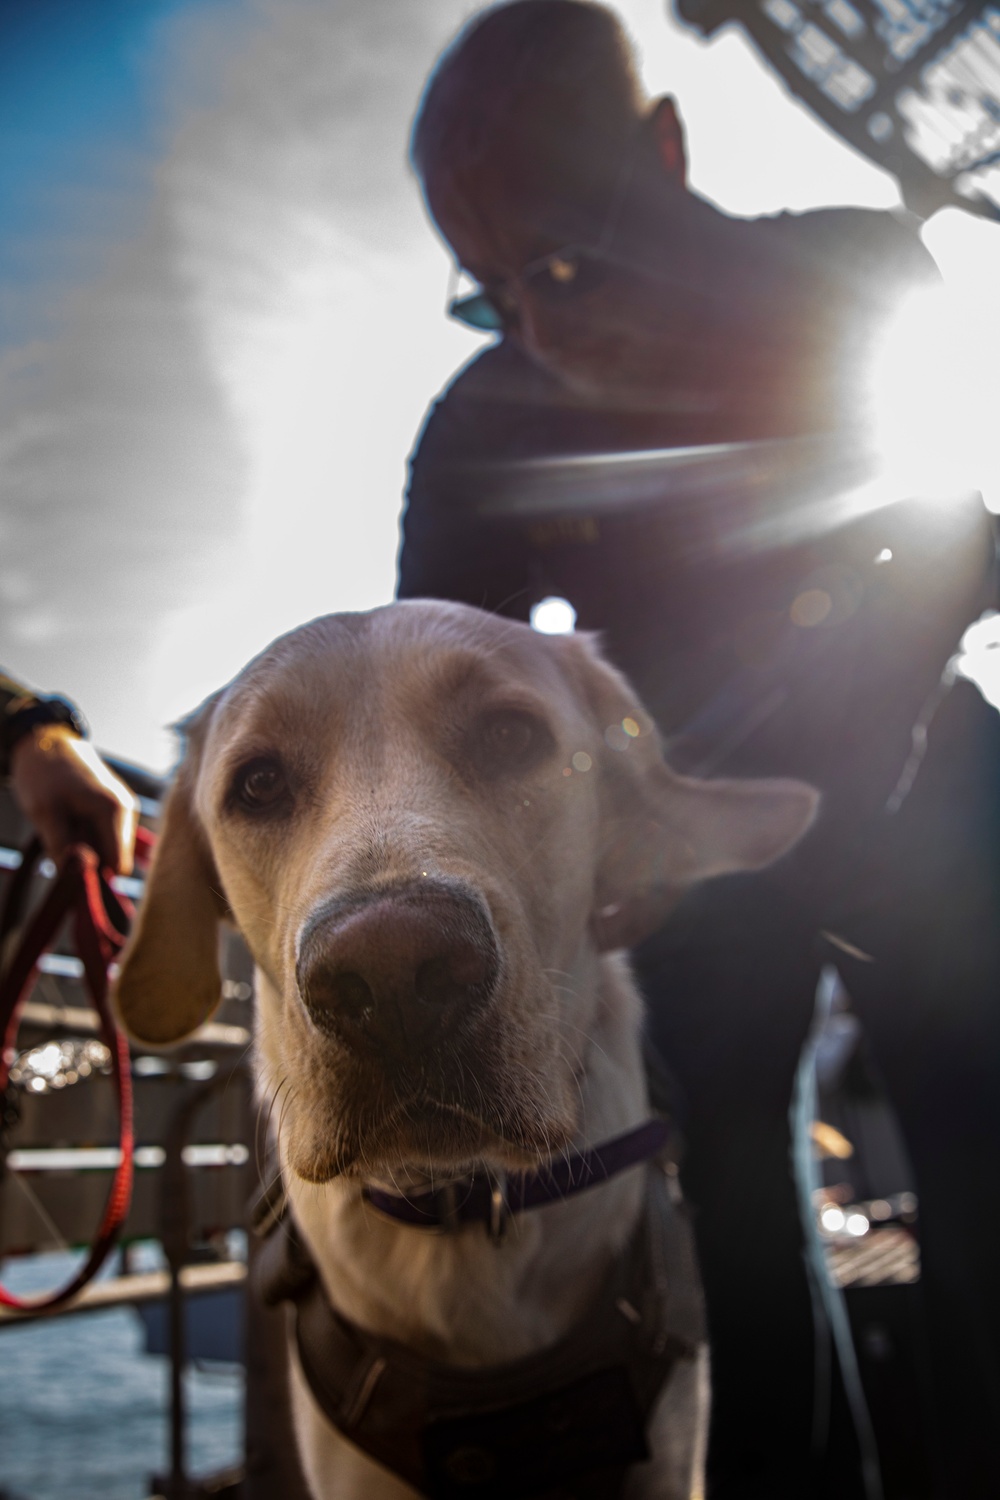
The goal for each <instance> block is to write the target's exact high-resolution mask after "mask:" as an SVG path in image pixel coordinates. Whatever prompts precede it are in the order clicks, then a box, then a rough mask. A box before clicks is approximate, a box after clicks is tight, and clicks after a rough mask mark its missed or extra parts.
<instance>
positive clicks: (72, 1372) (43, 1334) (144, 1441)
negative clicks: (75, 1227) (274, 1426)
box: [0, 1254, 243, 1500]
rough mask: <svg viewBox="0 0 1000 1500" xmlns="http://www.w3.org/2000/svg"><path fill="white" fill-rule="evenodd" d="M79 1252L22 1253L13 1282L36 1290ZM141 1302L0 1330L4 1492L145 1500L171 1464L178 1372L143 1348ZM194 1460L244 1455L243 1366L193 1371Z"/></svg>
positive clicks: (221, 1462) (24, 1497)
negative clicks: (173, 1379)
mask: <svg viewBox="0 0 1000 1500" xmlns="http://www.w3.org/2000/svg"><path fill="white" fill-rule="evenodd" d="M75 1263H76V1258H75V1257H74V1256H72V1255H64V1254H59V1255H45V1256H35V1257H32V1258H31V1259H29V1260H23V1261H11V1262H9V1263H8V1264H7V1265H6V1266H5V1267H4V1280H5V1282H6V1284H7V1285H8V1287H9V1288H10V1289H11V1290H12V1291H16V1292H19V1293H27V1292H32V1291H41V1290H43V1289H45V1288H47V1287H51V1286H55V1285H56V1284H58V1283H59V1282H61V1281H62V1280H63V1279H64V1278H65V1277H66V1276H67V1274H68V1272H69V1269H70V1267H71V1266H73V1265H74V1264H75ZM142 1344H143V1332H142V1327H141V1324H140V1322H139V1318H138V1316H137V1314H136V1313H135V1312H134V1310H133V1309H132V1308H128V1307H123V1308H113V1309H109V1310H107V1311H104V1312H95V1313H86V1314H81V1315H79V1316H75V1317H69V1318H57V1319H52V1320H48V1321H44V1322H38V1323H29V1324H25V1326H24V1327H10V1326H6V1325H5V1326H4V1327H2V1328H0V1371H2V1377H0V1486H2V1489H0V1496H2V1500H70V1497H72V1500H144V1497H146V1496H148V1495H149V1494H150V1493H151V1485H150V1480H151V1477H152V1475H153V1474H154V1473H155V1472H159V1473H161V1474H162V1473H163V1472H164V1471H165V1470H166V1468H167V1466H168V1451H169V1450H168V1444H169V1431H168V1408H169V1390H170V1371H169V1365H168V1362H167V1360H166V1359H165V1358H164V1357H163V1356H160V1355H149V1354H146V1353H145V1352H144V1351H143V1347H142ZM186 1397H187V1411H188V1428H187V1434H188V1436H187V1443H188V1447H187V1455H188V1456H187V1467H188V1471H189V1473H190V1474H192V1475H200V1474H207V1473H213V1472H215V1471H216V1470H219V1469H223V1468H226V1467H227V1466H229V1465H231V1464H235V1463H237V1462H238V1461H239V1459H240V1457H241V1454H242V1447H243V1375H242V1371H241V1370H239V1369H238V1368H237V1367H232V1366H217V1367H211V1368H207V1369H200V1370H199V1369H192V1370H190V1371H189V1372H188V1374H187V1376H186Z"/></svg>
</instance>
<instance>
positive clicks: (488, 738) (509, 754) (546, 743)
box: [469, 708, 553, 775]
mask: <svg viewBox="0 0 1000 1500" xmlns="http://www.w3.org/2000/svg"><path fill="white" fill-rule="evenodd" d="M552 744H553V740H552V734H551V732H550V730H549V727H548V725H547V724H546V723H544V721H543V720H541V719H539V718H536V717H535V715H534V714H532V713H528V712H527V711H526V710H524V709H519V708H507V709H498V710H496V711H495V712H493V713H488V714H484V715H483V716H482V717H481V718H480V719H478V720H477V722H476V724H475V725H474V727H473V730H472V735H471V737H470V742H469V750H470V753H471V756H472V759H473V760H474V761H475V763H476V765H477V767H478V769H479V770H480V771H483V772H485V773H486V774H493V775H501V774H503V773H504V772H515V771H525V770H527V769H528V767H529V766H531V765H533V764H534V763H535V762H536V761H538V760H540V759H541V758H542V756H543V755H545V754H546V753H547V752H548V751H549V750H550V749H551V748H552Z"/></svg>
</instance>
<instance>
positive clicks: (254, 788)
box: [232, 757, 288, 812]
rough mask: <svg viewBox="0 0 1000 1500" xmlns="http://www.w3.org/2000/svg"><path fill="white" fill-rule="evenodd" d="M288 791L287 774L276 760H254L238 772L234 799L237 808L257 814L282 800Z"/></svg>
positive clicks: (234, 784)
mask: <svg viewBox="0 0 1000 1500" xmlns="http://www.w3.org/2000/svg"><path fill="white" fill-rule="evenodd" d="M287 791H288V782H287V780H286V779H285V773H284V771H283V770H282V769H281V766H280V765H279V764H278V762H277V761H276V760H267V759H264V758H263V757H262V758H261V759H260V760H252V761H250V763H249V764H248V765H245V766H242V767H241V768H240V770H239V771H237V773H236V776H235V778H234V780H233V790H232V797H233V801H234V802H235V803H236V804H237V806H239V807H242V808H245V809H246V810H247V811H249V812H257V811H258V810H262V809H264V808H268V807H274V805H275V804H276V803H278V802H280V801H281V800H282V798H283V797H284V796H285V795H286V793H287Z"/></svg>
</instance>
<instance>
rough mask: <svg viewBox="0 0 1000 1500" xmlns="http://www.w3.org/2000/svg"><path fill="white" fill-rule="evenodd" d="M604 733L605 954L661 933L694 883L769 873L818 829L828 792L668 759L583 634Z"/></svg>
mask: <svg viewBox="0 0 1000 1500" xmlns="http://www.w3.org/2000/svg"><path fill="white" fill-rule="evenodd" d="M574 639H575V643H576V644H575V649H576V650H577V652H578V653H579V658H578V660H579V664H580V665H582V667H583V678H584V684H585V691H586V696H587V699H588V702H589V705H590V709H591V713H592V714H593V717H594V720H595V725H596V727H597V728H598V729H599V732H600V735H601V747H600V751H599V757H598V763H597V769H598V772H599V776H600V784H599V796H600V849H599V855H598V867H597V877H596V882H595V890H594V904H593V910H592V913H591V921H590V929H591V933H592V936H593V937H594V940H595V942H596V944H597V946H598V948H599V949H600V950H601V951H607V950H609V949H613V948H627V947H631V946H633V945H634V944H635V943H637V942H639V941H640V940H641V939H642V938H644V937H648V936H649V934H650V933H652V932H655V930H656V929H657V927H659V926H660V925H661V924H662V922H663V921H664V920H665V918H666V917H667V916H668V915H669V913H670V911H671V910H672V908H673V907H674V906H675V905H676V903H677V901H678V900H679V899H680V897H681V896H682V895H683V893H684V891H685V890H687V889H688V888H689V887H690V886H692V885H696V884H697V883H698V882H699V881H701V880H709V879H711V878H712V877H713V876H715V875H728V874H734V873H736V872H738V871H742V870H760V869H763V868H764V867H765V866H766V865H769V864H772V863H773V862H774V861H775V860H776V859H780V857H781V856H782V855H783V854H785V853H787V852H788V850H789V849H791V848H792V846H793V845H794V844H796V843H797V842H798V840H799V839H800V838H801V837H802V836H803V834H804V833H805V832H806V831H807V829H808V828H809V827H810V826H811V824H812V822H813V820H814V818H815V816H816V812H817V809H818V806H819V793H818V792H817V791H815V790H814V789H813V788H812V787H810V786H806V785H805V783H804V782H801V781H788V780H769V781H699V780H696V779H694V778H693V777H689V776H678V775H676V774H675V773H674V772H673V771H671V770H670V768H669V767H668V766H667V764H666V763H665V761H664V759H663V753H662V749H661V745H660V739H659V735H658V734H657V732H656V729H655V727H654V725H653V723H652V720H651V719H650V717H649V715H648V714H647V713H646V711H645V710H644V709H643V707H642V705H641V704H640V702H639V701H638V698H637V696H636V694H635V692H634V691H633V690H632V688H631V687H630V685H629V683H628V682H627V681H626V680H625V678H624V677H622V676H621V675H620V674H619V673H618V672H616V671H615V670H614V669H613V668H612V667H609V666H608V665H607V663H606V662H604V661H602V660H601V659H600V657H599V656H598V655H597V652H596V650H595V649H594V647H593V645H592V644H591V643H590V642H589V641H587V640H586V639H585V638H580V637H576V638H574Z"/></svg>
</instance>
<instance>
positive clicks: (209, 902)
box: [116, 721, 226, 1047]
mask: <svg viewBox="0 0 1000 1500" xmlns="http://www.w3.org/2000/svg"><path fill="white" fill-rule="evenodd" d="M183 727H184V728H185V729H186V730H188V731H191V730H194V729H196V728H197V727H198V726H197V725H196V724H195V722H194V721H192V722H189V723H188V724H186V725H185V726H183ZM189 747H190V748H189V751H188V755H187V756H186V757H185V760H184V761H183V763H182V765H181V767H180V770H179V771H178V773H177V778H176V780H175V781H174V784H173V786H172V787H171V789H170V791H169V793H168V795H167V799H166V803H165V805H164V810H163V816H162V820H161V825H160V832H159V838H158V839H157V844H156V852H155V854H154V856H153V864H152V868H151V869H150V872H149V877H148V879H147V881H146V890H145V894H144V896H143V899H142V901H141V903H140V906H139V913H138V916H137V918H136V924H135V928H134V930H133V933H132V937H131V939H130V941H129V945H128V948H127V949H126V951H125V956H124V958H123V960H122V967H121V973H120V975H119V978H118V985H117V990H116V1001H117V1006H118V1012H119V1014H120V1016H121V1018H122V1021H123V1022H124V1024H125V1026H126V1028H127V1030H128V1031H129V1033H130V1034H131V1035H132V1036H133V1037H134V1038H135V1039H136V1040H137V1041H140V1042H148V1043H150V1044H151V1045H153V1046H161V1047H162V1046H166V1045H169V1043H171V1042H176V1041H179V1040H180V1039H181V1037H184V1036H187V1035H188V1033H189V1032H192V1031H194V1030H196V1029H197V1027H199V1026H200V1025H201V1024H202V1023H203V1022H204V1021H207V1020H208V1018H209V1016H210V1015H211V1014H212V1012H213V1011H214V1010H215V1007H216V1006H217V1005H218V1003H219V998H220V995H221V991H222V981H221V978H220V975H219V958H218V926H219V921H220V919H221V918H222V917H223V916H224V915H225V912H226V906H225V901H224V899H223V897H222V894H221V886H220V883H219V878H218V876H217V874H216V872H215V867H214V864H213V861H212V856H211V854H210V853H209V850H208V847H207V844H206V843H205V838H204V834H203V833H202V829H201V825H200V824H199V822H198V818H197V816H196V813H195V810H194V795H193V794H194V782H195V773H196V763H197V755H196V751H195V749H194V746H193V744H192V743H191V740H190V739H189Z"/></svg>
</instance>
